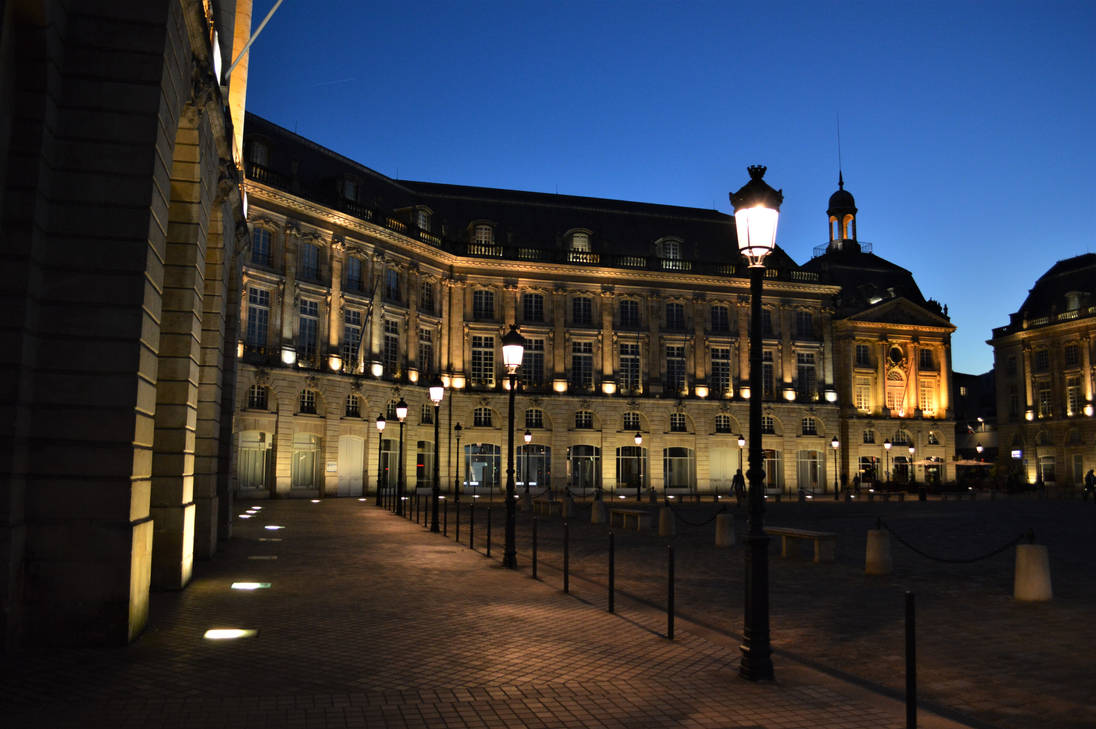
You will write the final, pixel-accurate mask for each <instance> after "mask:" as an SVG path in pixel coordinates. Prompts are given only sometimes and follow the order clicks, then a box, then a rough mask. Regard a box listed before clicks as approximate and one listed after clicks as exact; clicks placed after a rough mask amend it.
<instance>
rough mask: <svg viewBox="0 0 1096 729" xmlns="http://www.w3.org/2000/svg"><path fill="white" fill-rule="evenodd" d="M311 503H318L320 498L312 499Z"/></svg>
mask: <svg viewBox="0 0 1096 729" xmlns="http://www.w3.org/2000/svg"><path fill="white" fill-rule="evenodd" d="M312 503H313V504H318V503H320V500H319V499H312Z"/></svg>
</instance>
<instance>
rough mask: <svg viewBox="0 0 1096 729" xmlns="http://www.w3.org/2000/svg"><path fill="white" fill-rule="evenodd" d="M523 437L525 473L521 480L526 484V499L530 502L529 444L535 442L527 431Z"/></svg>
mask: <svg viewBox="0 0 1096 729" xmlns="http://www.w3.org/2000/svg"><path fill="white" fill-rule="evenodd" d="M523 437H524V438H525V459H524V462H523V466H524V468H523V470H524V473H523V474H522V478H521V480H522V481H524V482H525V498H526V500H529V499H530V498H531V497H530V496H529V444H530V443H532V442H533V434H532V433H530V432H529V431H528V430H526V431H525V435H524V436H523Z"/></svg>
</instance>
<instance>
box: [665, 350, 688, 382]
mask: <svg viewBox="0 0 1096 729" xmlns="http://www.w3.org/2000/svg"><path fill="white" fill-rule="evenodd" d="M684 389H685V345H683V344H669V345H666V390H667V392H668V393H669V394H678V393H680V392H681V391H682V390H684Z"/></svg>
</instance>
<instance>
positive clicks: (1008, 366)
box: [1005, 355, 1016, 375]
mask: <svg viewBox="0 0 1096 729" xmlns="http://www.w3.org/2000/svg"><path fill="white" fill-rule="evenodd" d="M1005 374H1006V375H1015V374H1016V356H1015V355H1009V357H1008V359H1006V360H1005Z"/></svg>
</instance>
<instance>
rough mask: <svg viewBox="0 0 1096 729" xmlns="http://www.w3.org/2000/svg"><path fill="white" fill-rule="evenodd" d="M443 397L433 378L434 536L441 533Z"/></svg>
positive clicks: (438, 382) (437, 379)
mask: <svg viewBox="0 0 1096 729" xmlns="http://www.w3.org/2000/svg"><path fill="white" fill-rule="evenodd" d="M443 397H445V385H443V384H441V378H440V377H435V378H434V383H433V384H432V385H430V402H432V403H434V483H433V484H432V485H431V486H430V531H432V532H434V533H435V534H436V533H438V532H440V531H441V525H440V524H439V523H438V495H439V494H440V493H441V473H440V471H441V442H440V441H441V437H440V435H439V430H438V429H439V428H440V427H441V400H442V398H443Z"/></svg>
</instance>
